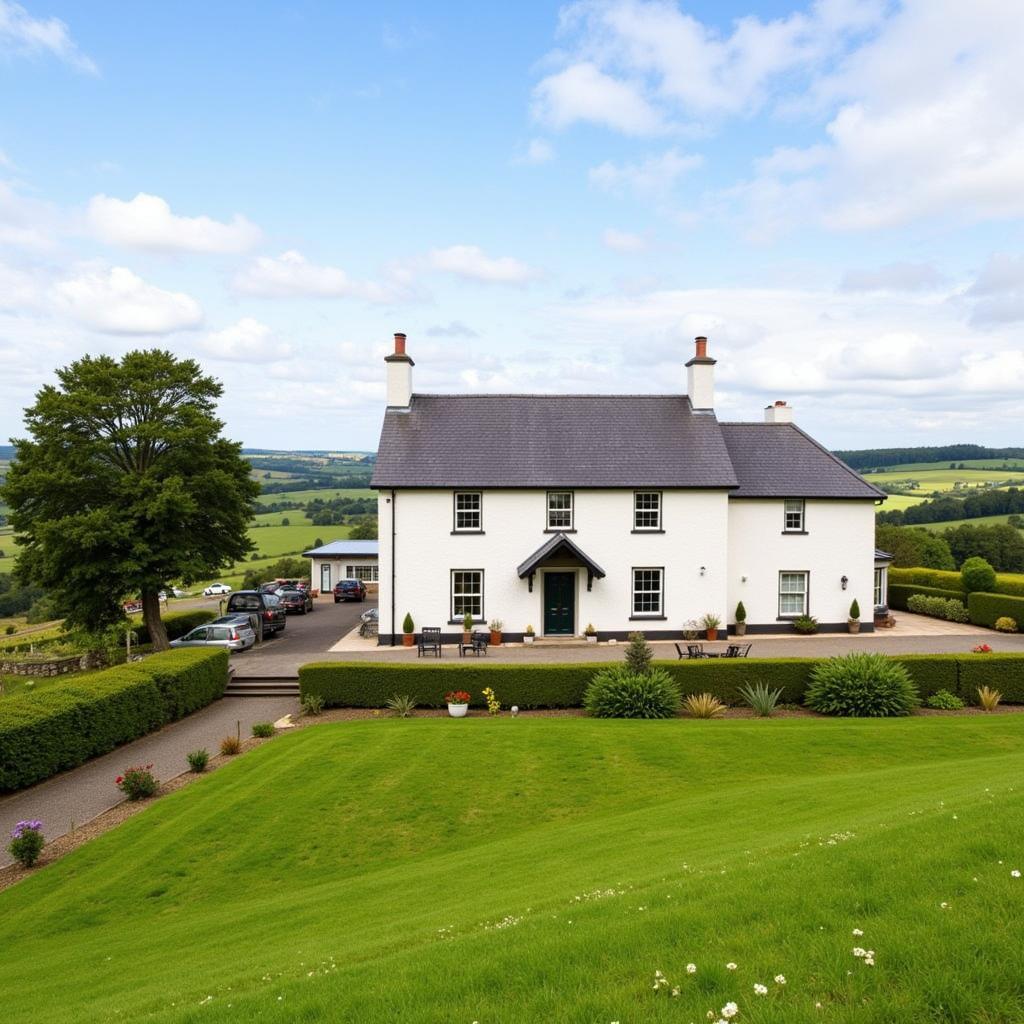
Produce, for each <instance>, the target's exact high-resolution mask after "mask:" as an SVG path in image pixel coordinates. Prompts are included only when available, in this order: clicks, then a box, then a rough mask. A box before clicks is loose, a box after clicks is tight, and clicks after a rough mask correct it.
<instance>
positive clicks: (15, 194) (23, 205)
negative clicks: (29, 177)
mask: <svg viewBox="0 0 1024 1024" xmlns="http://www.w3.org/2000/svg"><path fill="white" fill-rule="evenodd" d="M59 233H60V217H59V214H58V213H57V210H56V208H55V207H54V206H53V205H52V204H50V203H47V202H43V201H42V200H40V199H34V198H32V197H31V196H26V195H24V194H23V193H22V192H20V191H18V190H17V189H15V187H14V186H13V185H11V184H10V183H9V182H5V181H0V244H2V245H9V246H13V247H16V248H19V249H30V250H36V251H40V252H41V251H44V250H48V249H53V248H54V246H55V244H56V239H57V236H58V234H59Z"/></svg>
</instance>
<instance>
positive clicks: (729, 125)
mask: <svg viewBox="0 0 1024 1024" xmlns="http://www.w3.org/2000/svg"><path fill="white" fill-rule="evenodd" d="M1014 7H1015V5H1013V4H1008V3H1005V2H995V0H976V2H974V3H972V4H970V5H964V4H962V3H961V2H955V0H918V2H906V3H896V2H885V0H820V2H818V3H810V4H808V3H802V4H801V3H757V2H753V0H748V2H746V3H675V2H670V0H666V2H637V0H585V2H581V3H575V4H570V5H564V6H560V5H557V4H541V3H532V4H516V5H498V4H483V5H482V4H469V3H459V4H454V3H446V4H434V5H429V4H422V3H421V4H387V3H385V4H375V5H359V6H357V5H352V4H337V3H310V2H305V3H304V2H297V3H288V4H271V3H265V4H231V3H227V2H222V3H218V4H208V3H203V4H200V3H180V2H179V3H175V4H170V5H155V4H147V5H143V6H139V7H127V6H126V5H124V4H123V3H121V4H115V3H103V2H95V0H90V2H89V3H62V2H54V0H27V2H26V3H24V4H23V5H19V4H15V3H11V2H10V0H0V436H3V437H7V436H10V435H12V434H14V435H17V434H18V433H20V431H21V409H22V408H23V407H24V406H26V405H27V404H29V403H30V402H31V400H32V396H33V394H34V393H35V391H36V389H37V388H38V387H39V386H40V385H41V384H42V383H44V382H45V381H47V380H49V379H51V375H52V370H53V368H54V367H56V366H59V365H62V364H65V363H67V362H69V361H71V360H72V359H74V358H76V357H78V356H80V355H81V354H83V353H86V352H92V353H97V352H110V353H114V354H117V353H121V352H123V351H126V350H128V349H130V348H133V347H139V346H151V345H160V346H164V347H168V348H170V349H172V350H173V351H175V352H177V353H180V354H182V355H190V356H194V357H196V358H198V359H199V360H201V362H202V363H203V365H204V366H205V367H206V368H207V369H208V370H209V372H211V373H213V374H214V375H216V376H217V377H219V378H220V379H221V380H222V381H223V382H224V385H225V397H224V400H223V403H222V414H223V416H224V418H225V420H226V421H227V425H228V432H229V433H230V434H231V435H232V436H234V437H236V438H239V439H241V440H243V441H245V443H246V444H248V445H252V446H262V447H295V448H298V447H307V448H343V447H344V448H372V447H374V445H375V443H376V437H377V432H378V428H379V422H380V417H381V414H382V405H383V365H382V362H381V360H382V358H383V356H384V354H385V353H386V351H387V350H388V348H389V339H390V336H391V334H392V333H393V332H394V331H396V330H403V331H405V332H406V333H407V334H408V335H409V351H410V353H411V354H412V355H413V357H414V359H415V360H416V363H417V365H416V369H415V378H416V379H415V386H416V388H417V389H421V390H426V391H445V392H456V391H458V392H461V391H597V392H621V391H625V392H664V391H672V390H677V389H681V388H682V386H683V381H684V372H683V369H682V364H683V363H684V362H685V360H686V359H687V358H688V357H689V355H690V354H691V351H692V338H693V336H694V335H695V334H707V335H708V336H709V337H710V339H711V350H712V353H713V354H714V355H715V356H716V357H717V358H718V360H719V362H718V366H717V368H716V369H717V375H718V380H717V384H718V410H719V415H720V417H722V418H728V419H752V418H758V417H759V416H760V409H761V408H762V407H763V406H764V405H765V404H767V403H768V402H769V401H771V400H774V399H776V398H786V399H788V400H789V401H790V402H791V403H792V404H793V405H795V406H796V409H797V422H798V423H800V424H801V425H802V426H804V427H805V428H806V429H808V430H810V431H811V432H812V433H813V434H815V435H816V436H818V437H819V438H820V439H821V440H822V441H823V442H825V443H826V444H829V445H831V446H834V447H867V446H875V445H888V444H893V443H900V444H911V443H920V444H929V443H942V442H950V441H960V440H974V441H979V442H983V443H991V444H1015V443H1021V442H1022V437H1021V429H1020V428H1021V420H1022V414H1021V402H1020V396H1021V394H1022V389H1024V331H1022V324H1024V255H1022V253H1024V237H1022V215H1024V188H1022V187H1021V182H1024V126H1022V124H1021V122H1020V118H1019V110H1020V109H1022V108H1024V76H1021V75H1020V74H1019V68H1020V65H1021V60H1022V58H1024V24H1022V22H1024V19H1020V18H1019V17H1018V12H1016V11H1015V10H1014ZM467 443H472V441H471V439H467Z"/></svg>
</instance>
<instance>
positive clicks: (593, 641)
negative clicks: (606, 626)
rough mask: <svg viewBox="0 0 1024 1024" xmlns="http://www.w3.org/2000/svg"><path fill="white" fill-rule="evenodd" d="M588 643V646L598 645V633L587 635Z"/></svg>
mask: <svg viewBox="0 0 1024 1024" xmlns="http://www.w3.org/2000/svg"><path fill="white" fill-rule="evenodd" d="M587 643H588V644H596V643H597V634H596V633H588V634H587Z"/></svg>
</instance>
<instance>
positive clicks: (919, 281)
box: [839, 263, 945, 292]
mask: <svg viewBox="0 0 1024 1024" xmlns="http://www.w3.org/2000/svg"><path fill="white" fill-rule="evenodd" d="M944 281H945V278H944V277H943V275H942V274H940V273H939V271H938V270H937V269H936V268H935V267H934V266H932V264H930V263H890V264H888V265H887V266H884V267H880V268H879V269H878V270H848V271H847V272H846V273H845V274H844V275H843V279H842V281H841V282H840V284H839V287H840V288H841V289H842V290H843V291H847V292H872V291H898V292H916V291H927V290H929V289H935V288H938V287H940V286H941V285H942V284H943V282H944Z"/></svg>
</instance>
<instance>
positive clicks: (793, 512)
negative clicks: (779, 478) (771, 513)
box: [782, 498, 805, 533]
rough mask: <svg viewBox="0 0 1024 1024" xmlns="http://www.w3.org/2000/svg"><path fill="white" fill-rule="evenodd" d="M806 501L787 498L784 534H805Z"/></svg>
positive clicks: (783, 519)
mask: <svg viewBox="0 0 1024 1024" xmlns="http://www.w3.org/2000/svg"><path fill="white" fill-rule="evenodd" d="M804 521H805V520H804V499H803V498H787V499H786V501H785V511H784V512H783V517H782V530H783V532H784V533H803V532H804Z"/></svg>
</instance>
